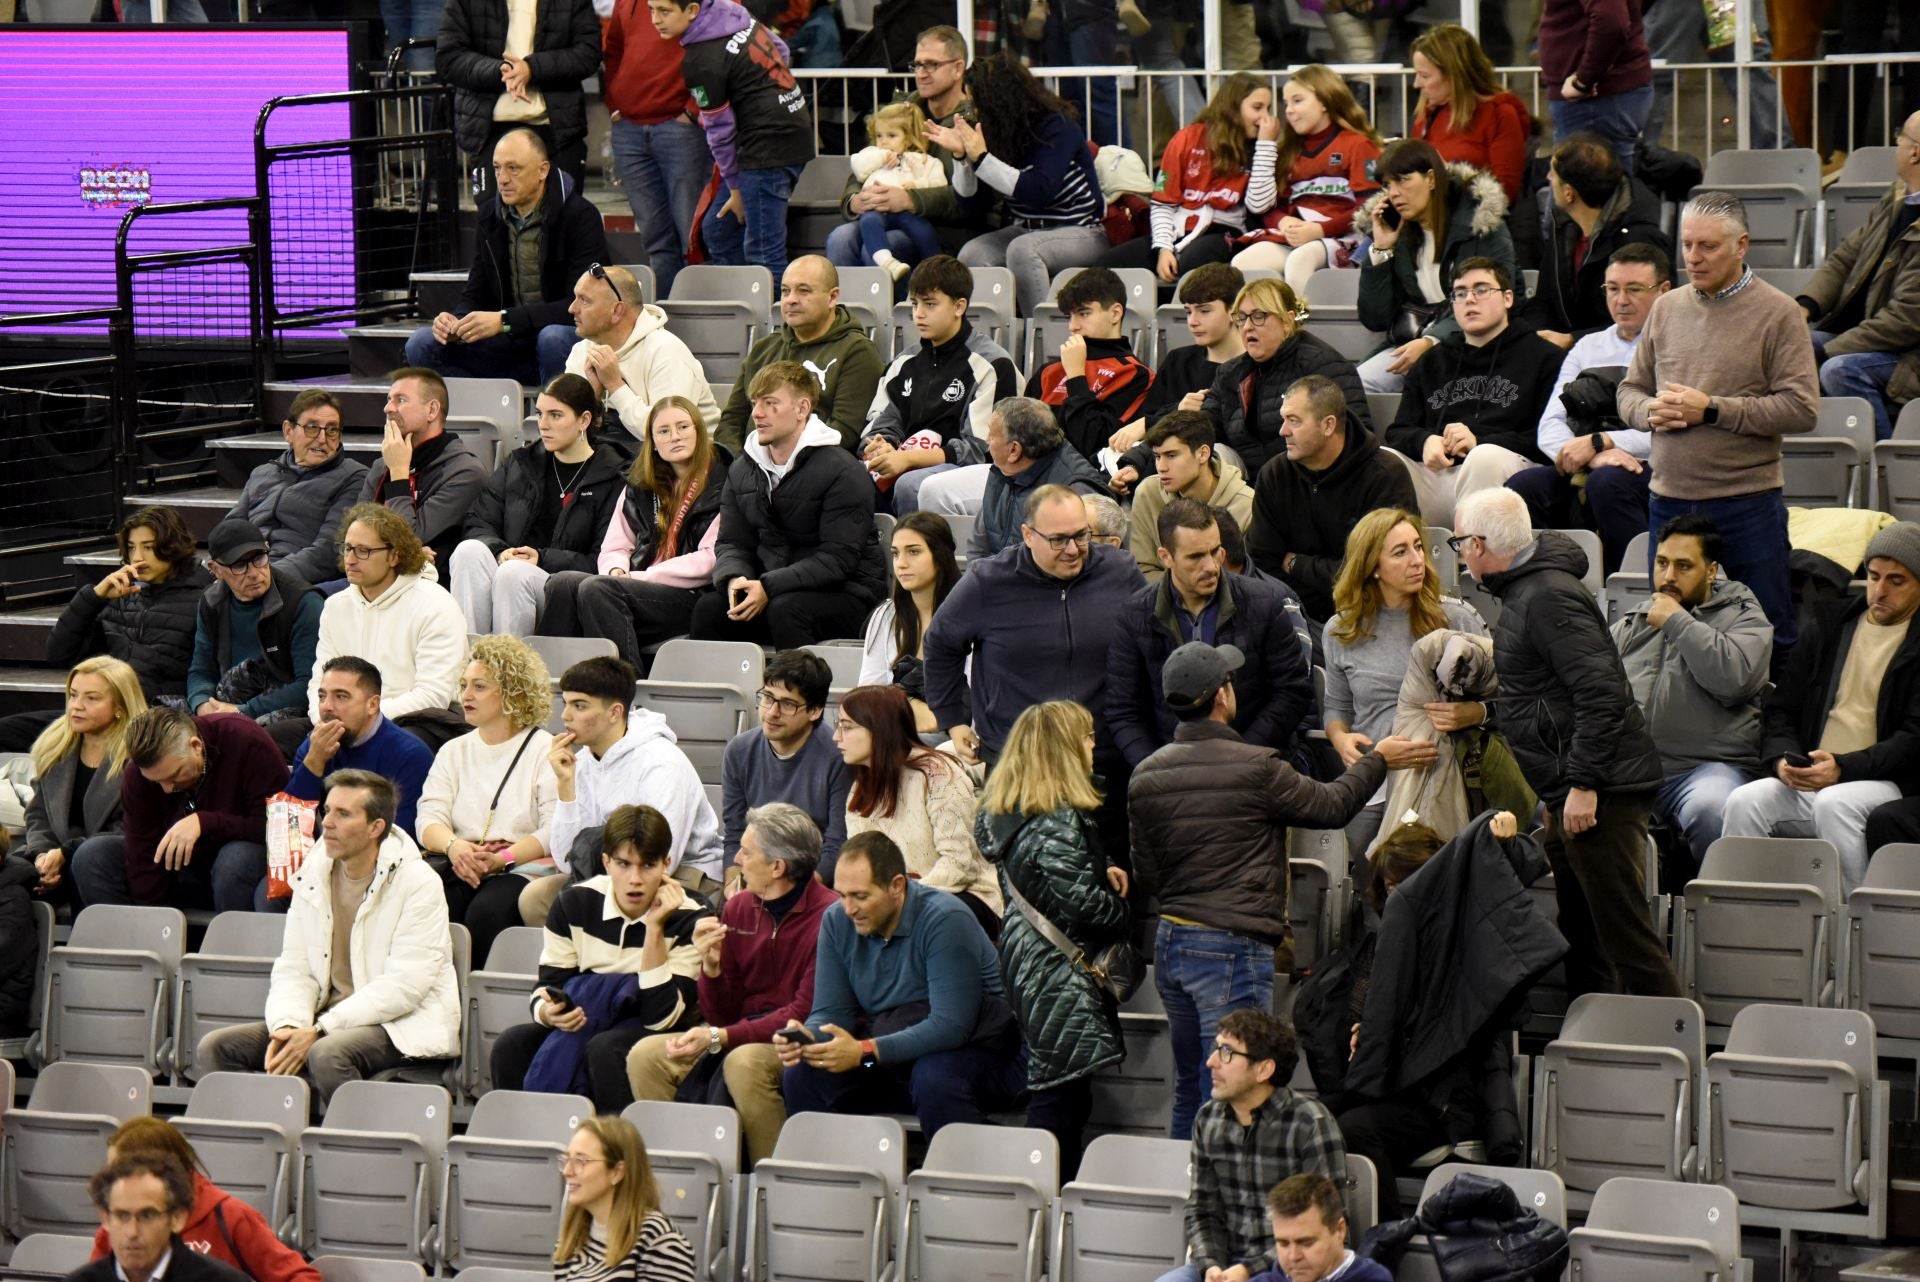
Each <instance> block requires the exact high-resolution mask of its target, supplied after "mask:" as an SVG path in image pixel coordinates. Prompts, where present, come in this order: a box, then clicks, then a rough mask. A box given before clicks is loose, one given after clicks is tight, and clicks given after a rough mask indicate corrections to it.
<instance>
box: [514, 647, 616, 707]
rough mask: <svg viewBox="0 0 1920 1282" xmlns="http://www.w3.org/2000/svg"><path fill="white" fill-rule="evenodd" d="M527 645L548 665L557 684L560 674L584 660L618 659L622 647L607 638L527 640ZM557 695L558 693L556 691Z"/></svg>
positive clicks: (549, 672)
mask: <svg viewBox="0 0 1920 1282" xmlns="http://www.w3.org/2000/svg"><path fill="white" fill-rule="evenodd" d="M526 641H527V645H528V646H529V647H530V648H531V649H532V650H533V652H534V653H535V654H537V655H539V656H540V661H541V662H542V663H544V664H546V665H547V675H548V676H550V677H552V678H553V679H554V680H555V681H556V682H557V681H559V680H560V674H561V673H563V672H565V671H566V670H567V669H568V668H571V667H572V666H573V665H574V664H576V663H579V662H580V661H582V660H583V659H599V658H608V659H617V658H619V657H620V647H619V646H617V645H615V644H614V643H613V642H612V641H610V640H608V639H607V638H606V637H541V636H533V637H528V638H527V639H526ZM556 693H557V691H556Z"/></svg>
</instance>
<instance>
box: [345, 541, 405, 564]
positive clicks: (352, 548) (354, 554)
mask: <svg viewBox="0 0 1920 1282" xmlns="http://www.w3.org/2000/svg"><path fill="white" fill-rule="evenodd" d="M334 546H335V547H337V548H339V549H340V555H341V556H344V557H345V558H347V560H349V561H364V560H366V559H367V558H368V557H370V556H372V555H373V554H374V553H375V552H391V551H392V550H393V544H391V543H376V544H374V545H373V546H372V547H361V546H360V545H359V544H358V543H336V544H335V545H334Z"/></svg>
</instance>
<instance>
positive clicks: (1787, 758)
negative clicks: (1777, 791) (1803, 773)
mask: <svg viewBox="0 0 1920 1282" xmlns="http://www.w3.org/2000/svg"><path fill="white" fill-rule="evenodd" d="M1780 759H1781V760H1782V761H1784V762H1786V763H1787V764H1788V765H1790V766H1792V767H1793V768H1794V769H1795V770H1805V769H1807V768H1808V767H1810V766H1812V765H1813V764H1814V761H1813V758H1812V757H1809V756H1808V755H1807V754H1806V753H1804V752H1783V753H1781V754H1780Z"/></svg>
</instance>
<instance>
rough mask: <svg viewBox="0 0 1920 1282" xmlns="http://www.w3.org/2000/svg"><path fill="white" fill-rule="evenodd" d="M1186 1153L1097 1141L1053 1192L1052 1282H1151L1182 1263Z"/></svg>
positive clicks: (1180, 1147)
mask: <svg viewBox="0 0 1920 1282" xmlns="http://www.w3.org/2000/svg"><path fill="white" fill-rule="evenodd" d="M1192 1167H1193V1150H1192V1146H1191V1145H1190V1144H1188V1142H1187V1141H1186V1140H1170V1139H1167V1138H1165V1137H1164V1136H1145V1135H1101V1136H1098V1137H1096V1138H1095V1139H1094V1140H1093V1142H1092V1143H1090V1144H1088V1145H1087V1149H1086V1152H1085V1153H1084V1154H1083V1155H1082V1157H1081V1161H1080V1174H1081V1176H1082V1177H1083V1178H1081V1179H1077V1180H1074V1181H1073V1182H1072V1183H1070V1184H1068V1185H1067V1186H1066V1187H1065V1188H1063V1189H1061V1190H1060V1198H1059V1201H1058V1203H1057V1209H1056V1213H1055V1216H1054V1237H1053V1261H1052V1279H1053V1282H1154V1280H1155V1279H1156V1278H1158V1277H1160V1275H1161V1274H1163V1273H1166V1272H1167V1271H1168V1270H1170V1269H1173V1268H1176V1267H1178V1266H1179V1264H1180V1263H1181V1262H1182V1261H1183V1260H1185V1259H1186V1257H1187V1233H1186V1223H1185V1216H1186V1206H1187V1194H1188V1191H1189V1186H1190V1185H1191V1183H1192Z"/></svg>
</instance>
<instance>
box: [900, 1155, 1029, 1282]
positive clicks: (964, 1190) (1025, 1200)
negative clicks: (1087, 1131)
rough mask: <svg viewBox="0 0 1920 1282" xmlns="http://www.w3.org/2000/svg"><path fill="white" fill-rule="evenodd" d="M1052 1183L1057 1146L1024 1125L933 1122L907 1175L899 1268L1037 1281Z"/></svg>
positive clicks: (953, 1281) (949, 1279)
mask: <svg viewBox="0 0 1920 1282" xmlns="http://www.w3.org/2000/svg"><path fill="white" fill-rule="evenodd" d="M1059 1188H1060V1148H1059V1144H1058V1142H1057V1141H1056V1140H1055V1139H1054V1137H1053V1136H1052V1134H1050V1133H1049V1132H1047V1131H1042V1130H1036V1129H1034V1128H1031V1127H1025V1126H980V1125H975V1124H972V1123H967V1122H956V1123H953V1124H951V1125H948V1126H943V1127H941V1128H940V1131H939V1133H938V1134H936V1135H935V1136H934V1137H933V1139H932V1141H931V1142H929V1144H928V1145H927V1158H926V1161H925V1162H924V1163H923V1164H922V1165H921V1167H920V1169H919V1170H917V1171H915V1172H914V1173H913V1174H911V1175H909V1176H908V1177H907V1186H906V1196H905V1199H904V1201H903V1214H902V1220H901V1228H900V1271H901V1273H902V1275H903V1276H905V1277H912V1278H924V1279H927V1282H938V1280H946V1282H965V1280H967V1279H983V1280H984V1279H1004V1280H1005V1282H1038V1280H1039V1278H1040V1276H1041V1274H1042V1273H1044V1272H1045V1270H1046V1253H1047V1228H1048V1223H1049V1220H1050V1217H1051V1215H1052V1212H1053V1198H1054V1195H1055V1194H1056V1193H1057V1192H1058V1191H1059Z"/></svg>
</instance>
